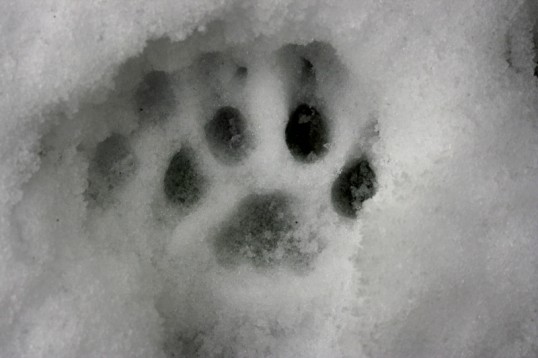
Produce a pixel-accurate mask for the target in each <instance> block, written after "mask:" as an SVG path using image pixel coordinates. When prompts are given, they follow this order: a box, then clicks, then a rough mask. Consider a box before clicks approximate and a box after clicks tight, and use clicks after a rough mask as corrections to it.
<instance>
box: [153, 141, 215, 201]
mask: <svg viewBox="0 0 538 358" xmlns="http://www.w3.org/2000/svg"><path fill="white" fill-rule="evenodd" d="M205 185H206V179H205V177H204V176H203V175H202V174H201V173H200V169H199V168H198V166H197V164H196V162H195V159H194V155H193V153H192V149H190V148H188V147H184V148H181V149H180V150H179V152H177V153H175V154H174V156H173V157H172V159H171V160H170V164H169V165H168V169H166V173H165V174H164V179H163V190H164V194H165V195H166V198H167V199H168V200H169V201H170V202H172V203H173V204H177V205H183V206H185V207H189V206H191V205H193V204H195V203H196V202H198V200H200V198H201V197H202V194H203V190H204V187H205Z"/></svg>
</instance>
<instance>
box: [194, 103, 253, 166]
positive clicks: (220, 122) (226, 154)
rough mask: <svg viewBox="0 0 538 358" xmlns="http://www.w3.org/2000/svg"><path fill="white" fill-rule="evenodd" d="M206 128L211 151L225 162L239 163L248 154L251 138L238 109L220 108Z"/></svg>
mask: <svg viewBox="0 0 538 358" xmlns="http://www.w3.org/2000/svg"><path fill="white" fill-rule="evenodd" d="M204 129H205V135H206V140H207V144H208V145H209V148H210V150H211V152H212V153H213V155H214V156H215V157H216V158H218V159H219V160H221V161H222V162H223V163H231V164H234V163H238V162H239V161H241V159H243V158H244V157H245V156H246V154H247V151H248V149H249V148H248V147H249V145H250V141H251V139H250V137H249V134H248V132H247V123H246V120H245V118H244V117H243V115H242V114H241V112H240V111H239V110H238V109H236V108H234V107H230V106H226V107H221V108H219V109H218V110H217V111H216V113H215V115H214V116H213V118H212V119H211V120H210V121H209V122H207V124H206V125H205V128H204Z"/></svg>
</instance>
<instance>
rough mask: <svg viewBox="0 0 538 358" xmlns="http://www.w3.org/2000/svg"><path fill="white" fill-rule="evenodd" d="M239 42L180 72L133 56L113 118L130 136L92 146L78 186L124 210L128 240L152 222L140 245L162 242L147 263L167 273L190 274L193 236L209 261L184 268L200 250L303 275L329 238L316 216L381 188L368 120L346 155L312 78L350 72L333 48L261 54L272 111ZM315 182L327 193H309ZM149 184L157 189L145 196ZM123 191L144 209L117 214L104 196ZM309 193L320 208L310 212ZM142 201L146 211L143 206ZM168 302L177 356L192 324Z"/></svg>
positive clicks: (217, 261) (219, 262)
mask: <svg viewBox="0 0 538 358" xmlns="http://www.w3.org/2000/svg"><path fill="white" fill-rule="evenodd" d="M238 53H239V55H237V54H235V53H234V52H233V51H229V52H226V53H218V52H210V53H207V54H202V55H199V56H193V61H192V62H191V64H190V65H186V66H185V67H183V68H179V69H176V70H167V71H164V70H157V69H155V68H153V66H151V65H147V64H145V63H144V62H143V61H140V63H138V64H134V65H132V66H133V67H134V68H137V71H138V73H139V77H140V80H139V81H134V82H133V81H132V79H131V80H130V82H129V79H124V82H125V83H127V85H125V86H124V91H125V92H122V95H121V96H117V98H126V100H125V101H127V102H126V103H123V102H120V103H121V105H122V106H124V107H129V108H130V110H131V116H132V117H129V118H131V121H132V123H130V124H128V125H125V126H124V127H122V125H120V124H118V125H117V127H118V128H119V130H118V133H129V135H128V136H123V135H120V134H112V135H110V136H109V137H108V138H107V139H105V140H104V141H102V142H101V143H99V144H97V145H96V147H95V150H94V154H93V156H90V157H91V158H90V164H89V169H88V188H87V190H86V195H85V197H86V200H87V201H88V202H89V203H90V205H89V206H90V208H95V207H100V208H101V209H103V211H104V212H105V213H111V214H110V215H112V218H110V219H109V220H110V221H114V222H116V221H117V220H121V216H125V217H129V219H125V220H126V222H125V225H124V227H125V228H127V229H126V230H129V234H128V235H127V234H126V236H128V237H127V238H126V239H125V243H124V245H125V246H124V247H130V246H131V245H133V242H132V241H131V240H135V239H132V238H136V237H137V235H139V231H138V230H137V229H136V227H133V225H132V223H133V222H134V223H143V225H147V226H148V227H151V228H152V229H148V231H149V232H150V234H149V235H148V236H151V240H150V243H149V244H147V243H144V244H141V247H142V249H141V250H147V249H148V247H151V250H155V252H158V253H159V254H158V255H157V257H161V258H160V259H159V260H160V261H162V262H159V260H155V259H154V258H153V257H152V258H151V261H152V264H155V265H156V266H157V267H164V266H166V267H167V268H166V269H163V272H169V271H168V270H169V267H168V266H167V265H172V264H171V263H170V262H172V263H173V265H176V264H177V265H179V266H180V267H181V268H179V269H177V270H179V271H175V272H188V268H186V267H188V266H189V265H188V264H187V263H184V262H189V259H190V258H188V256H189V253H187V252H189V251H188V250H189V248H190V246H189V245H190V242H191V241H192V242H194V241H196V242H198V243H203V245H205V248H206V249H207V255H208V257H209V258H205V257H204V258H193V260H195V261H193V262H192V263H191V264H192V265H200V262H205V261H204V260H205V259H208V260H209V261H210V262H211V264H212V265H214V267H216V268H218V270H219V271H220V270H222V272H226V273H228V274H231V275H234V274H239V273H240V272H242V270H243V269H247V270H253V272H256V273H257V274H259V275H268V276H270V275H271V273H274V272H281V271H284V272H287V273H289V274H292V275H296V277H304V276H308V275H309V273H312V272H314V271H315V268H316V265H317V263H318V262H319V261H320V257H321V255H323V252H324V251H325V250H326V249H327V248H328V246H329V245H330V244H331V243H330V242H328V241H327V240H326V237H325V236H326V235H324V234H322V233H320V232H318V229H319V225H322V224H319V222H320V220H322V219H323V218H324V217H327V216H329V217H330V216H335V217H340V218H342V220H338V221H337V222H339V223H342V225H343V226H346V224H345V222H346V220H348V222H349V223H351V222H352V220H350V219H355V218H356V217H357V216H358V212H359V210H360V209H361V208H362V206H363V205H364V202H365V201H366V200H368V199H370V198H372V197H373V196H374V195H375V191H376V188H377V184H376V175H375V172H374V170H373V167H372V166H371V165H370V163H369V161H368V159H366V158H367V157H368V153H364V152H368V148H369V146H370V145H371V139H372V138H370V137H372V135H371V133H374V132H375V131H368V130H366V129H367V128H368V126H363V128H362V129H361V130H362V133H361V136H358V137H359V140H361V141H364V143H360V144H361V145H360V148H363V149H362V150H361V151H360V153H356V152H357V150H355V151H354V152H355V153H353V152H352V153H351V154H349V156H350V157H351V158H361V159H349V158H346V157H345V156H347V155H348V154H346V153H349V151H350V145H351V146H352V148H353V146H356V145H357V143H350V141H349V140H348V141H347V142H346V143H345V144H343V145H342V144H341V143H339V137H338V134H339V133H342V127H340V128H339V127H338V125H339V124H338V120H337V119H335V118H334V116H335V113H338V108H335V107H337V106H338V105H337V104H336V103H334V101H335V98H336V97H331V96H332V94H331V93H328V92H327V90H326V89H325V88H323V83H322V82H321V80H320V79H323V80H324V81H331V80H332V81H333V82H339V81H340V79H342V78H346V74H345V73H343V74H342V73H340V72H338V71H342V66H341V65H339V63H338V59H337V58H336V55H335V54H334V51H333V50H332V48H331V47H330V46H328V45H326V44H322V43H313V44H311V45H308V46H296V45H289V46H285V47H283V48H281V49H280V50H277V51H275V52H274V53H272V54H271V55H270V56H269V57H270V58H272V59H270V60H268V61H273V62H272V63H271V65H268V66H267V67H265V71H268V72H267V73H269V76H274V77H275V78H278V80H277V81H274V82H272V83H273V85H274V86H276V87H275V88H277V89H278V91H281V92H280V93H281V94H282V93H283V94H284V95H283V96H282V97H281V99H282V101H281V103H276V104H271V105H275V106H276V107H277V108H274V110H273V108H272V107H271V105H267V106H266V107H264V108H263V110H260V109H259V108H257V105H262V106H265V105H266V103H265V98H264V97H263V96H260V98H261V100H260V99H258V102H256V100H254V99H253V98H254V97H253V92H254V94H257V93H256V91H252V88H251V87H249V86H252V83H256V81H259V78H258V79H256V81H252V78H253V77H254V78H256V76H258V75H259V72H257V71H260V70H259V67H257V66H259V64H257V63H250V62H249V61H247V60H245V59H242V57H241V56H242V55H241V54H244V53H243V52H241V51H238ZM136 66H138V67H136ZM333 66H336V67H338V66H340V67H338V70H335V69H333ZM324 71H325V72H328V73H327V74H326V73H324ZM125 76H126V77H128V76H129V75H128V74H126V75H125ZM338 76H340V77H338ZM331 77H333V78H332V79H331ZM264 78H265V77H263V76H262V80H263V79H264ZM129 83H130V85H129ZM279 85H281V87H278V86H279ZM331 87H334V86H333V85H331ZM262 97H263V98H262ZM255 104H256V105H255ZM278 106H281V107H278ZM350 112H351V111H350ZM120 118H121V116H120ZM370 124H371V123H369V124H368V125H370ZM125 127H126V128H125ZM122 128H123V129H122ZM111 132H113V131H112V130H111ZM346 159H347V160H346ZM339 163H345V164H344V167H343V168H342V164H339ZM260 170H261V171H263V173H261V172H260ZM286 171H293V174H289V175H288V174H286ZM318 173H323V174H322V175H323V176H324V177H323V178H320V177H319V174H318ZM283 174H285V175H283ZM327 176H330V179H326V178H327ZM289 177H296V182H290V181H289ZM313 186H315V187H316V189H315V190H316V195H319V198H322V199H319V198H318V196H316V201H313V200H312V199H311V198H310V197H309V196H310V195H312V193H313V192H312V189H311V187H313ZM124 189H127V190H124ZM309 190H310V191H309ZM144 191H147V192H151V193H153V194H152V195H153V196H152V198H151V199H150V200H147V199H146V198H147V195H146V196H144V195H143V193H142V192H144ZM122 195H123V196H122ZM110 198H114V200H111V199H110ZM134 198H138V199H134ZM139 198H143V199H142V200H140V199H139ZM122 200H127V201H129V200H130V202H133V203H134V202H136V205H139V206H141V207H142V208H141V209H140V210H139V212H135V213H134V214H133V216H130V215H131V213H126V212H127V211H128V210H130V206H129V205H127V206H126V207H125V208H122V210H123V211H122V213H121V214H120V215H119V217H120V218H117V217H114V213H113V212H114V210H116V209H117V208H116V207H115V206H114V205H110V204H111V203H116V204H118V205H121V203H122ZM144 200H147V201H144ZM319 201H321V202H322V204H321V205H319ZM148 203H149V204H150V205H146V204H148ZM311 203H314V206H316V205H319V207H316V208H315V209H312V210H310V209H311V205H310V204H311ZM145 206H148V207H151V209H149V211H144V207H145ZM212 207H215V208H217V209H212ZM137 209H139V208H137ZM99 213H101V211H100V212H99ZM137 215H138V216H137ZM133 217H135V218H134V219H133ZM320 218H321V219H320ZM331 220H332V221H333V222H334V219H331ZM202 222H203V225H202V226H204V227H203V228H201V227H200V223H202ZM98 225H99V224H97V226H98ZM134 226H136V225H134ZM104 227H105V229H106V226H104ZM151 230H153V231H151ZM200 232H202V234H200ZM172 233H173V234H172ZM171 247H177V250H176V251H174V250H172V249H171ZM185 250H187V251H185ZM159 255H160V256H159ZM193 255H194V256H193V257H197V256H196V255H197V253H193ZM176 256H179V257H180V258H177V257H176ZM182 265H186V266H182ZM184 275H187V276H188V274H187V273H184ZM169 279H170V281H171V282H174V283H172V284H171V286H172V288H170V292H168V291H166V290H165V291H166V292H165V293H163V295H164V296H166V295H168V294H170V295H171V296H173V294H172V293H171V292H173V290H174V289H175V288H174V287H173V286H174V285H177V282H175V281H174V280H173V279H171V278H169ZM187 281H190V279H188V280H187ZM164 296H163V297H164ZM167 299H168V300H169V301H167V303H165V304H163V306H162V307H160V308H159V310H160V311H161V312H163V313H162V314H163V316H164V317H165V318H166V320H167V322H168V323H167V324H170V327H169V328H168V329H169V330H170V333H169V334H170V336H171V337H173V338H170V342H171V343H170V342H169V344H168V343H167V345H170V347H173V348H169V349H168V348H167V350H169V355H170V356H174V355H179V356H181V355H182V353H184V349H186V348H185V347H183V346H185V344H186V343H181V344H178V343H177V342H178V341H177V340H176V338H175V337H177V335H178V334H180V333H178V332H183V331H184V330H185V329H186V328H178V327H177V324H178V323H177V322H179V321H180V320H181V318H178V317H176V318H171V317H172V316H173V313H170V312H174V310H175V309H174V307H173V305H174V304H173V302H174V299H173V298H167ZM165 301H166V300H165ZM190 329H191V328H188V329H187V330H190ZM198 329H200V330H202V331H203V330H204V329H203V328H198ZM185 334H186V336H189V334H191V335H192V331H189V332H186V333H185ZM185 341H186V340H185V339H183V340H180V342H185ZM187 341H188V340H187ZM181 347H183V348H181ZM191 348H192V347H191ZM191 348H189V349H191ZM197 349H198V348H197ZM187 351H188V349H187Z"/></svg>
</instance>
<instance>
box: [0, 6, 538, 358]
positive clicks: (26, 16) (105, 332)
mask: <svg viewBox="0 0 538 358" xmlns="http://www.w3.org/2000/svg"><path fill="white" fill-rule="evenodd" d="M536 7H537V6H536V2H533V1H521V0H409V1H396V0H384V1H379V0H342V1H293V0H270V1H261V0H260V1H250V0H243V1H240V0H236V1H233V0H230V1H227V0H191V1H187V0H185V1H172V0H155V1H143V0H130V1H120V0H116V1H109V0H99V1H79V0H67V1H65V0H64V1H61V0H40V1H32V0H3V1H2V2H0V35H1V36H0V237H1V239H0V356H1V357H6V358H11V357H13V358H15V357H55V358H60V357H66V358H67V357H181V356H185V357H196V356H199V357H327V358H329V357H383V358H400V357H402V358H403V357H409V358H420V357H425V358H426V357H428V358H433V357H439V358H444V357H447V358H449V357H476V358H522V357H529V358H531V357H537V356H538V322H537V319H538V281H537V277H538V276H537V268H538V267H537V264H538V262H537V258H538V217H537V215H538V128H537V120H538V106H537V102H538V101H537V100H538V87H537V85H538V82H537V77H535V76H534V75H533V74H534V67H535V63H534V56H535V46H536V44H535V40H534V39H535V37H536V36H535V32H536V22H537V20H538V16H537V11H536ZM313 42H314V43H315V44H321V45H319V46H318V47H316V45H315V46H314V47H312V46H310V47H309V46H308V44H311V43H313ZM289 44H293V45H298V46H296V47H287V48H288V49H290V48H291V50H289V51H288V52H291V53H293V51H298V52H300V51H305V53H306V54H307V55H309V56H312V62H313V64H314V65H315V66H316V68H318V73H317V75H318V76H317V81H318V84H317V85H318V91H319V95H320V96H322V97H324V98H325V99H326V107H327V112H328V113H329V114H330V117H331V125H332V128H333V133H334V136H333V141H332V142H333V143H332V145H331V148H330V150H329V154H328V155H327V157H326V158H323V159H322V160H321V161H320V162H318V163H316V164H312V166H307V165H299V164H297V163H295V162H294V161H293V160H292V159H290V158H288V157H286V155H289V153H287V151H286V148H285V145H282V143H283V138H280V137H279V136H278V134H275V133H280V132H279V129H278V128H279V127H278V126H279V123H281V122H282V121H284V122H285V116H286V108H287V104H288V102H289V101H291V100H290V98H291V97H292V95H293V93H292V92H293V90H290V89H289V86H288V85H287V82H286V80H287V77H286V75H285V73H286V71H288V70H290V68H291V67H293V65H292V64H290V63H291V62H290V61H289V60H286V58H288V57H286V56H287V55H286V53H288V52H286V50H285V49H286V47H284V46H286V45H289ZM282 48H284V50H281V49H282ZM295 49H297V50H295ZM301 49H303V50H301ZM309 51H310V52H309ZM206 53H220V54H221V55H219V56H221V57H219V58H222V59H223V60H222V61H221V62H220V63H221V64H223V63H224V65H220V64H219V65H218V66H216V68H213V65H212V64H211V62H210V61H209V65H208V64H206V63H205V62H203V61H202V60H200V58H201V57H200V56H203V54H206ZM219 61H220V60H219ZM226 61H228V62H230V63H240V64H241V65H244V66H246V67H248V79H247V80H246V81H247V82H246V85H245V86H246V88H247V89H246V90H239V89H237V88H236V87H233V86H232V85H230V86H231V87H226V86H227V85H225V83H228V82H227V81H228V80H227V77H226V76H227V73H228V72H227V71H228V69H227V65H226V63H228V62H226ZM204 66H205V67H204ZM199 67H201V68H202V69H201V70H200V68H199ZM150 69H151V70H159V71H166V72H167V73H170V74H172V75H171V76H172V77H171V78H172V82H173V88H174V97H173V98H174V101H176V100H177V111H176V112H174V114H173V115H172V118H171V119H170V120H169V122H167V124H164V125H141V124H140V123H139V122H138V121H137V118H138V117H137V116H138V113H137V110H136V108H135V107H134V106H133V105H132V99H131V98H132V93H133V92H134V91H135V89H136V86H137V85H138V83H139V82H140V80H141V78H142V77H143V74H144V73H146V72H147V71H148V70H150ZM197 71H198V72H197ZM199 72H201V73H203V74H204V75H198V73H199ZM204 76H205V77H204ZM216 82H218V83H220V85H219V86H218V87H219V89H223V88H224V89H227V90H228V92H227V93H228V94H225V95H223V96H224V97H225V98H227V99H229V100H230V101H233V102H235V103H240V104H241V105H243V106H244V107H245V108H246V110H245V111H246V113H248V116H247V117H248V118H249V120H251V121H252V123H253V128H254V129H255V133H254V138H255V139H254V142H255V143H257V144H256V145H257V147H256V148H257V150H256V151H255V152H254V153H253V154H252V157H251V158H249V162H248V163H249V164H248V166H247V165H245V166H240V167H228V166H222V165H219V164H218V163H217V162H216V161H214V160H213V159H211V155H210V154H209V151H208V150H207V149H206V146H205V144H204V142H203V138H202V137H200V136H199V135H198V134H197V132H196V130H197V129H196V128H198V127H197V125H196V123H199V122H200V121H201V120H199V119H198V117H203V116H204V115H205V114H204V110H205V109H206V107H207V108H209V107H211V98H209V99H207V98H205V97H204V95H205V88H206V87H211V86H212V85H213V84H214V83H216ZM226 96H228V97H226ZM204 101H205V102H204ZM208 101H209V102H208ZM174 103H175V102H174ZM208 103H209V104H208ZM111 133H120V134H121V135H123V136H125V137H126V138H129V141H130V145H131V146H132V151H133V152H134V157H136V163H137V164H136V166H135V169H134V170H135V173H134V174H133V175H132V177H131V178H130V179H129V181H128V182H126V183H125V184H124V186H122V188H120V189H119V190H118V191H117V192H115V193H114V195H112V194H111V197H110V198H105V199H104V200H105V201H106V203H105V204H103V205H101V206H99V205H97V206H96V205H92V204H90V203H89V202H88V198H87V195H85V193H86V192H87V189H88V176H89V173H91V170H92V169H91V168H92V153H94V152H95V148H96V146H97V145H98V144H99V143H100V142H102V141H103V140H105V139H106V138H107V137H109V136H110V135H111ZM185 141H190V145H191V146H192V147H193V149H194V151H195V152H196V153H197V154H196V155H197V156H198V157H199V158H200V162H201V163H202V164H200V165H201V170H202V171H204V173H206V175H207V177H208V178H209V179H208V180H209V181H210V182H211V183H212V184H211V185H212V188H213V189H212V191H211V194H207V196H206V197H205V199H204V200H203V202H201V203H199V204H198V205H197V206H196V208H195V210H193V211H192V212H188V213H185V212H181V213H177V212H175V211H173V210H171V209H169V208H167V207H166V206H165V205H164V204H162V201H163V200H162V199H163V198H162V193H161V192H160V188H161V187H160V185H161V181H162V175H163V172H164V170H165V169H166V164H167V162H166V160H167V158H169V157H170V155H171V154H172V153H173V152H174V150H176V149H177V148H178V147H180V146H181V145H183V144H182V143H184V142H185ZM359 152H366V153H368V156H369V158H370V159H371V165H372V167H373V168H374V169H375V172H376V176H377V182H378V184H377V185H378V187H377V192H376V194H375V196H374V197H373V198H372V199H370V200H367V201H366V202H365V203H364V205H363V207H362V208H361V211H360V212H359V215H358V218H357V219H356V220H349V219H346V218H342V217H340V216H338V215H337V214H336V213H334V212H333V210H332V208H331V203H330V194H329V189H328V188H329V187H330V184H331V183H332V181H333V180H334V178H335V176H336V175H337V173H338V170H339V168H341V167H342V166H343V165H344V163H345V162H346V160H347V159H348V158H349V157H350V156H353V155H354V154H356V153H359ZM204 158H205V159H204ZM286 158H288V159H286ZM212 160H213V161H212ZM276 163H278V165H279V166H277V164H276ZM237 183H241V185H238V184H237ZM230 188H231V189H230ZM262 189H270V190H280V189H282V190H287V191H288V192H290V193H292V194H293V196H294V197H297V198H298V199H297V200H295V201H294V205H295V209H296V210H297V211H298V212H300V213H301V215H302V216H303V223H304V230H305V232H308V233H314V235H315V236H316V237H319V238H320V240H321V241H322V242H323V250H322V251H321V253H320V254H319V256H318V257H317V258H316V259H315V260H314V261H313V264H312V268H310V269H308V270H306V271H304V272H298V271H296V270H293V269H289V268H286V267H284V266H283V267H274V268H271V269H267V270H259V269H256V268H252V267H251V266H249V265H241V266H239V267H236V268H232V269H230V268H227V267H222V266H221V265H219V264H218V262H217V261H216V259H215V257H214V256H215V255H214V252H213V250H212V249H211V245H210V244H208V239H207V238H208V237H210V236H211V234H212V233H214V232H216V231H218V230H219V227H220V225H221V223H222V222H223V221H225V220H226V217H227V216H228V215H230V212H233V208H234V205H235V204H236V203H237V201H238V200H239V198H241V197H243V196H245V195H247V194H248V192H249V191H255V190H262Z"/></svg>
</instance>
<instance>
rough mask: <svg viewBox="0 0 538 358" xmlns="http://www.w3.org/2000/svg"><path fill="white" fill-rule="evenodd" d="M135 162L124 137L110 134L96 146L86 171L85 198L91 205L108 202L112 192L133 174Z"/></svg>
mask: <svg viewBox="0 0 538 358" xmlns="http://www.w3.org/2000/svg"><path fill="white" fill-rule="evenodd" d="M135 170H136V161H135V158H134V156H133V154H132V153H131V149H130V147H129V143H128V140H127V138H126V137H124V136H122V135H120V134H116V133H114V134H112V135H111V136H109V137H108V138H106V139H105V140H104V141H103V142H101V143H99V144H98V145H97V148H96V149H95V154H94V156H93V160H92V161H91V164H90V167H89V169H88V189H87V190H86V193H85V196H86V198H87V200H89V201H90V202H91V203H97V204H100V205H102V204H104V203H106V202H108V201H110V196H111V194H112V192H113V190H114V189H115V188H116V187H118V186H121V185H122V184H124V182H125V181H126V180H127V179H128V178H129V177H130V176H132V175H133V174H134V172H135Z"/></svg>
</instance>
